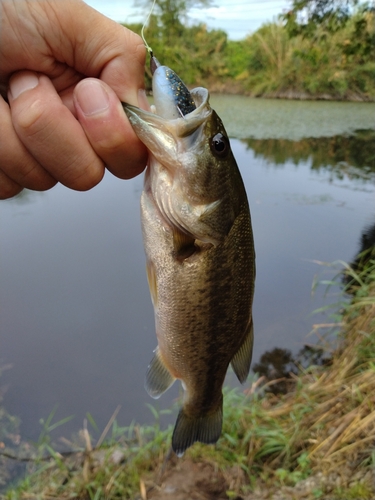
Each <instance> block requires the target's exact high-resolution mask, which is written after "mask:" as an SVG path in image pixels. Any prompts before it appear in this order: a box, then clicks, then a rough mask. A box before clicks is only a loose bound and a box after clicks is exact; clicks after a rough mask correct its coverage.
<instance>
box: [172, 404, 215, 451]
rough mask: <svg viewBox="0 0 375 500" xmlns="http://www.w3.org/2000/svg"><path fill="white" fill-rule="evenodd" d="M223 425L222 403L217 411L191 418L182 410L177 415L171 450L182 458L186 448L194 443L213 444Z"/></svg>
mask: <svg viewBox="0 0 375 500" xmlns="http://www.w3.org/2000/svg"><path fill="white" fill-rule="evenodd" d="M222 423H223V401H222V400H221V403H220V406H219V407H218V409H217V410H216V411H215V412H214V413H211V414H209V415H205V416H203V417H198V418H192V417H189V416H187V415H186V413H185V412H184V409H183V408H182V409H181V410H180V413H179V414H178V417H177V421H176V425H175V428H174V431H173V436H172V449H173V451H174V452H175V453H176V455H177V456H178V457H182V455H183V454H184V453H185V451H186V450H187V448H189V447H190V446H191V445H192V444H194V443H195V442H196V441H200V442H201V443H205V444H214V443H216V441H217V440H218V439H219V437H220V434H221V427H222Z"/></svg>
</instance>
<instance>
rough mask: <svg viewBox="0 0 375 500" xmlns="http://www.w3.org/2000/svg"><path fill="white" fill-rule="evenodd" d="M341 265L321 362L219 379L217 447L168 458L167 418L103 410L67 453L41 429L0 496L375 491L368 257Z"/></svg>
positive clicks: (332, 496)
mask: <svg viewBox="0 0 375 500" xmlns="http://www.w3.org/2000/svg"><path fill="white" fill-rule="evenodd" d="M346 274H347V277H346V283H347V285H346V291H347V292H348V293H350V294H351V301H350V303H348V304H346V305H345V306H344V307H343V309H342V310H341V312H340V314H341V317H340V321H339V322H338V323H336V325H335V328H336V329H338V333H337V336H336V337H335V339H336V340H335V341H334V343H335V347H334V349H333V350H332V340H331V341H330V343H329V344H328V343H322V344H321V345H320V346H319V347H318V348H317V349H318V350H322V351H324V352H325V353H326V354H327V353H328V354H329V356H328V361H327V360H326V361H324V363H323V364H312V365H311V366H309V367H308V368H302V367H301V370H300V373H299V374H298V375H293V376H292V378H291V379H289V380H288V381H287V385H288V391H287V392H286V394H277V395H275V394H273V393H271V392H269V391H268V390H267V389H268V388H269V387H272V385H273V384H274V381H265V380H264V379H258V380H256V381H255V382H254V383H253V384H252V386H251V387H250V388H249V389H247V390H245V392H244V393H240V392H239V391H237V390H228V389H226V395H225V409H224V415H225V417H224V429H223V435H222V437H221V439H220V440H219V442H218V444H217V446H216V447H212V446H203V445H200V444H196V445H195V446H194V447H193V448H191V449H190V450H188V452H187V453H186V454H185V456H184V457H183V458H182V459H177V458H176V457H169V442H170V433H171V429H167V430H161V429H160V427H159V425H158V424H157V423H156V424H155V425H154V426H152V427H138V426H136V425H131V426H130V427H128V428H122V429H121V428H118V427H117V425H116V423H115V419H113V420H114V421H112V422H109V425H108V426H107V428H106V429H105V430H104V432H103V434H102V437H101V438H100V439H99V441H98V442H97V443H94V442H92V438H91V437H90V436H89V434H88V431H87V429H86V430H83V431H82V432H81V433H80V436H78V437H77V438H76V439H75V440H74V442H72V443H68V444H69V446H71V447H72V448H73V449H74V450H76V451H74V452H72V453H67V454H63V453H61V454H60V453H58V452H55V451H53V449H52V447H51V444H50V442H49V440H48V436H45V437H46V439H45V440H44V441H43V440H42V441H41V442H40V445H39V448H38V449H37V450H36V452H35V454H34V458H33V460H31V461H29V463H28V466H27V467H28V476H27V478H26V480H25V481H23V483H21V485H20V486H19V487H18V488H17V489H13V490H11V491H9V492H8V493H7V494H5V496H4V497H3V498H6V499H9V500H10V499H12V500H13V499H18V498H19V499H21V498H27V499H30V500H31V499H37V498H38V499H40V498H43V499H44V498H45V499H47V498H60V499H64V498H77V499H78V498H79V499H86V498H87V499H92V498H95V499H99V498H106V499H112V498H113V499H114V498H130V499H141V500H145V499H154V500H159V499H163V500H165V499H168V498H171V499H172V498H173V500H194V499H196V500H199V499H211V498H212V499H216V500H219V499H223V500H224V499H237V500H239V499H243V500H261V499H265V498H271V499H273V500H279V499H280V500H281V499H285V500H292V499H296V498H298V499H306V500H307V499H308V500H310V499H311V500H312V499H319V498H322V499H323V498H324V499H325V500H328V499H329V500H344V499H345V500H348V499H356V500H357V499H358V500H360V499H363V500H365V499H372V498H374V497H375V472H374V471H375V453H374V450H375V335H374V332H375V258H372V259H370V260H369V261H368V262H367V263H366V266H365V267H364V268H363V269H360V270H359V269H358V268H356V270H354V269H351V268H348V269H347V273H346ZM328 351H329V352H328ZM155 417H156V419H157V418H158V415H157V414H156V413H155ZM104 439H105V444H103V440H104ZM12 453H14V452H12ZM24 453H25V450H24ZM46 455H52V458H50V459H47V460H45V459H43V456H46ZM2 460H5V459H4V458H3V459H2Z"/></svg>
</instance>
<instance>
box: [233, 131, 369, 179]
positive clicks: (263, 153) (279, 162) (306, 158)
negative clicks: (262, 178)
mask: <svg viewBox="0 0 375 500" xmlns="http://www.w3.org/2000/svg"><path fill="white" fill-rule="evenodd" d="M243 142H245V143H246V145H247V146H248V148H250V149H251V150H252V151H253V152H254V155H255V157H256V158H264V159H266V160H267V161H268V162H269V163H272V164H273V165H275V166H279V167H280V166H284V165H285V164H286V163H287V162H291V163H293V165H296V166H298V165H300V164H301V163H306V162H310V165H311V166H310V168H311V170H315V171H316V172H320V171H321V170H328V171H329V172H330V173H331V178H332V179H333V178H337V179H339V180H342V179H344V178H345V177H348V178H350V179H358V180H362V181H364V182H367V181H374V180H375V148H374V142H375V130H357V131H355V133H354V134H352V135H336V136H333V137H320V138H315V137H311V138H307V139H301V140H299V141H291V140H287V139H264V140H259V139H247V140H244V141H243Z"/></svg>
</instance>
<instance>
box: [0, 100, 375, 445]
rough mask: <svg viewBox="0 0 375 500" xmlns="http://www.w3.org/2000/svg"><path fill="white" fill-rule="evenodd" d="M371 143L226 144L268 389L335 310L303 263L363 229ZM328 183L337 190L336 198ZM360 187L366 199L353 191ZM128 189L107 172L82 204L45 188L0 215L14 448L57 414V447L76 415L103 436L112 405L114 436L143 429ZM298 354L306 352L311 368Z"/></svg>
mask: <svg viewBox="0 0 375 500" xmlns="http://www.w3.org/2000/svg"><path fill="white" fill-rule="evenodd" d="M241 102H242V101H241ZM329 108H330V109H331V107H330V106H329ZM273 109H274V108H273ZM361 109H362V107H361ZM370 136H371V134H370V133H369V132H359V133H357V134H356V135H355V136H334V137H332V138H330V139H328V138H322V139H302V140H300V141H290V140H286V139H279V140H271V139H265V140H262V141H261V140H255V139H251V140H247V141H246V142H242V141H239V140H233V141H232V147H233V151H234V154H235V156H236V158H237V161H238V164H239V168H240V170H241V173H242V175H243V179H244V183H245V187H246V190H247V193H248V197H249V201H250V206H251V212H252V222H253V229H254V234H255V245H256V252H257V282H256V293H255V303H254V322H255V345H254V368H255V369H256V368H258V369H259V370H261V369H264V373H265V374H266V375H267V377H274V376H275V375H276V376H279V375H280V376H282V377H284V376H285V374H286V373H287V372H288V371H290V370H293V363H294V361H293V356H295V355H296V353H298V352H299V351H300V350H301V349H302V348H303V345H304V344H305V343H306V338H305V337H306V335H307V334H308V333H309V332H310V331H311V326H312V323H313V322H314V323H315V322H319V321H320V320H321V318H320V317H319V316H318V317H314V318H313V319H312V318H311V317H310V314H311V312H312V311H313V310H314V309H317V308H318V307H321V306H322V305H325V304H326V303H327V301H331V302H335V301H336V299H337V298H336V297H334V298H333V299H332V297H330V296H328V297H325V296H324V291H322V293H321V294H319V293H317V294H316V295H315V296H314V299H312V298H311V284H312V281H313V276H314V274H315V273H316V272H317V266H316V264H315V263H314V260H322V261H326V262H331V261H333V260H337V259H342V260H345V261H350V260H351V259H352V257H353V255H355V253H356V250H357V243H358V239H359V235H360V231H361V229H362V228H363V227H368V226H370V225H371V224H372V225H371V227H373V216H374V213H375V207H374V187H373V184H372V183H371V182H369V179H368V178H367V177H366V175H367V174H369V175H370V176H373V174H374V171H375V170H374V158H373V155H372V149H371V147H370V146H369V141H370ZM371 137H373V136H371ZM356 141H358V142H357V143H356ZM347 149H348V150H347ZM264 160H266V161H264ZM344 162H345V163H344ZM269 165H270V166H271V168H268V166H269ZM281 165H282V166H283V168H279V167H281ZM296 166H297V168H296ZM349 168H353V169H354V173H355V174H356V175H349V174H348V169H349ZM345 169H346V170H345ZM367 169H369V170H367ZM312 172H313V175H312ZM327 172H328V173H329V175H328V176H327ZM349 172H350V170H349ZM364 174H366V175H364ZM340 175H341V176H344V177H345V183H346V185H348V186H349V188H350V189H341V188H340V182H341V181H340V179H341V178H340ZM330 177H334V178H335V183H332V182H329V181H330ZM371 178H372V177H371ZM359 182H360V183H361V185H364V186H365V187H366V190H357V185H358V183H359ZM141 189H142V178H141V177H138V178H136V179H133V180H131V181H126V182H125V181H120V180H118V179H115V178H114V177H112V176H111V175H109V174H107V175H106V177H105V179H104V181H103V182H102V183H100V185H98V186H97V187H96V188H94V189H93V190H91V191H89V192H87V193H76V192H72V191H70V190H68V189H66V188H64V187H63V186H56V187H55V188H54V189H52V190H51V191H48V192H45V193H34V192H28V191H24V192H23V193H22V194H21V195H20V196H19V197H17V198H15V199H13V200H9V201H7V202H2V203H1V205H0V207H1V218H0V241H1V252H0V273H1V287H0V304H1V308H2V309H1V324H0V362H1V361H2V362H3V363H5V364H8V363H11V364H12V365H13V369H12V370H8V371H7V372H6V373H4V375H3V377H4V378H3V381H2V383H4V384H7V385H9V390H8V391H7V393H6V394H5V396H4V402H5V405H6V407H7V410H8V411H9V412H10V413H11V414H13V415H18V416H20V417H21V419H22V428H21V431H22V436H23V437H24V438H26V439H33V440H36V439H37V438H38V435H39V432H40V425H39V419H40V418H46V417H47V416H48V415H49V414H50V412H51V410H52V409H53V408H54V406H55V405H56V404H58V405H59V408H58V412H57V414H56V419H57V420H59V419H62V418H65V417H67V416H69V415H75V416H76V418H75V419H74V420H73V421H71V422H69V423H68V424H67V425H66V426H64V429H63V430H62V431H61V432H64V433H65V435H67V436H69V435H70V434H71V433H72V432H76V431H77V430H78V429H79V428H81V426H82V421H83V419H84V417H85V415H86V413H87V412H90V413H91V415H93V417H94V419H95V421H96V423H97V425H98V427H99V428H100V429H103V428H104V426H105V425H106V423H107V422H108V419H109V418H110V416H111V415H112V413H113V411H114V409H115V408H116V407H117V406H118V405H119V404H120V405H122V409H121V411H120V413H119V416H118V422H119V425H128V424H129V422H131V421H132V420H133V419H134V420H136V421H138V422H140V423H147V422H150V421H152V420H153V417H152V415H151V413H150V412H149V411H148V410H147V408H146V404H147V403H154V402H153V401H152V400H150V398H149V396H148V395H147V393H146V392H145V391H144V388H143V379H144V373H145V370H146V367H147V365H148V363H149V361H150V359H151V357H152V350H153V349H154V348H155V346H156V337H155V331H154V317H153V310H152V305H151V301H150V298H149V292H148V289H147V280H146V276H145V270H144V266H145V259H144V254H143V248H142V240H141V230H140V221H139V197H140V191H141ZM373 231H374V229H371V230H369V231H366V232H365V233H364V236H363V240H364V241H370V240H372V235H373ZM336 291H337V290H336ZM324 320H325V318H322V321H324ZM309 340H311V342H314V340H313V339H309ZM309 349H310V348H305V351H304V352H305V354H306V355H307V354H308V355H309V356H310V357H311V358H312V359H314V360H315V361H314V362H319V360H318V354H319V353H317V352H315V351H313V350H311V349H310V350H309ZM282 350H286V351H285V352H283V351H282ZM266 351H274V352H273V353H272V354H263V353H265V352H266ZM290 353H291V354H290ZM275 354H278V355H279V357H280V359H279V360H276V359H275ZM278 370H279V371H278ZM177 395H178V385H177V384H176V386H175V387H173V388H172V389H171V391H169V392H168V393H167V394H166V395H165V396H163V397H162V398H161V399H160V400H159V401H158V402H157V407H158V408H161V409H162V408H166V407H169V406H170V405H171V402H172V400H173V398H175V397H176V396H177ZM174 418H175V416H172V417H171V419H172V420H173V419H174ZM59 432H60V429H59Z"/></svg>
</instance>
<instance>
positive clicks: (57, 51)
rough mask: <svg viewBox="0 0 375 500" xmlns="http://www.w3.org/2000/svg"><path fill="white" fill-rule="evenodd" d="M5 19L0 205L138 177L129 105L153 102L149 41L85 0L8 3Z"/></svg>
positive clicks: (2, 7)
mask: <svg viewBox="0 0 375 500" xmlns="http://www.w3.org/2000/svg"><path fill="white" fill-rule="evenodd" d="M0 22H1V25H0V94H1V96H0V199H6V198H9V197H11V196H14V195H15V194H17V193H19V192H20V191H21V190H22V189H23V188H24V187H26V188H29V189H34V190H40V191H43V190H46V189H49V188H51V187H52V186H54V185H55V184H56V182H61V183H62V184H64V185H65V186H68V187H70V188H72V189H76V190H87V189H90V188H91V187H93V186H95V185H96V184H97V183H98V182H100V180H101V179H102V177H103V175H104V170H105V166H106V167H107V168H108V169H109V170H110V171H111V172H112V173H113V174H114V175H116V176H118V177H120V178H131V177H134V176H135V175H137V174H139V173H140V172H141V171H142V170H143V169H144V167H145V164H146V160H147V152H146V149H145V147H144V145H143V144H142V143H141V142H140V141H139V139H138V138H137V137H136V135H135V134H134V132H133V129H132V127H131V126H130V124H129V122H128V120H127V118H126V116H125V113H124V111H123V109H122V106H121V103H120V100H122V101H126V102H128V103H130V104H133V105H135V106H140V107H143V108H145V107H146V106H147V101H146V97H145V94H144V90H143V89H144V80H143V78H144V62H145V47H144V44H143V42H142V40H141V38H140V37H139V36H138V35H136V34H135V33H133V32H131V31H130V30H127V29H126V28H124V27H123V26H121V25H119V24H117V23H115V22H114V21H111V20H110V19H107V18H106V17H104V16H102V15H101V14H99V13H98V12H96V11H95V10H94V9H92V8H91V7H89V6H88V5H86V4H85V3H83V2H82V1H80V0H64V1H60V0H39V1H32V0H17V1H15V0H1V1H0ZM8 86H9V88H8ZM7 90H8V92H7ZM6 96H7V97H6ZM7 100H8V102H7Z"/></svg>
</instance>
